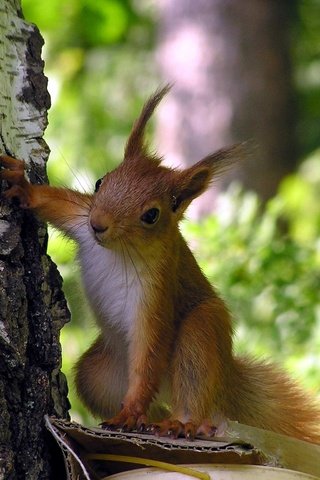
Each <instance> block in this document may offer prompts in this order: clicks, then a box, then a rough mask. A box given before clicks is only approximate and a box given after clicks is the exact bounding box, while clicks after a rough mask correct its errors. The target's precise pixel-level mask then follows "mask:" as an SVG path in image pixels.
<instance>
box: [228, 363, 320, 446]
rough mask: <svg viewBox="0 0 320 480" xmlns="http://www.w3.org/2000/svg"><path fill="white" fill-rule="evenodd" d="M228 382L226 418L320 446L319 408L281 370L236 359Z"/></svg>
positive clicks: (266, 364)
mask: <svg viewBox="0 0 320 480" xmlns="http://www.w3.org/2000/svg"><path fill="white" fill-rule="evenodd" d="M230 381H231V383H232V385H229V388H230V390H231V391H232V392H233V395H232V396H231V398H230V396H229V399H228V402H227V404H228V411H226V412H225V415H226V416H227V417H228V418H230V419H231V420H237V421H239V422H240V423H244V424H247V425H251V426H254V427H259V428H264V429H266V430H272V431H274V432H277V433H282V434H285V435H289V436H291V437H295V438H299V439H300V440H305V441H307V442H311V443H317V444H320V406H319V405H317V404H316V401H315V399H313V398H312V397H311V396H309V395H308V394H307V393H306V392H305V391H304V390H303V389H302V388H301V387H300V386H299V385H298V384H297V383H296V382H295V381H294V380H292V379H290V378H289V377H288V375H287V374H286V373H285V372H283V370H281V369H279V368H278V367H277V366H275V365H273V364H271V363H267V362H261V361H256V360H252V359H248V358H244V357H236V358H235V359H234V374H232V375H230Z"/></svg>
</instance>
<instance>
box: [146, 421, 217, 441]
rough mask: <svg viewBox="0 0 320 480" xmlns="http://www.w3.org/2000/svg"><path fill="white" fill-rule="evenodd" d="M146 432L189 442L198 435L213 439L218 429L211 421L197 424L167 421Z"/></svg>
mask: <svg viewBox="0 0 320 480" xmlns="http://www.w3.org/2000/svg"><path fill="white" fill-rule="evenodd" d="M146 431H147V432H150V433H153V434H154V435H157V436H159V437H166V436H169V437H170V438H173V439H175V438H178V437H185V438H186V439H187V440H194V439H195V437H196V436H197V435H203V436H205V437H207V438H210V437H213V436H214V435H215V434H216V431H217V428H216V427H215V426H214V425H212V424H211V422H210V421H209V420H204V421H203V422H202V423H201V424H196V423H194V422H193V421H189V422H186V423H182V422H180V421H179V420H177V419H167V420H163V421H162V422H159V423H153V424H151V425H148V426H147V428H146Z"/></svg>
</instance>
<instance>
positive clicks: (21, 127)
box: [0, 0, 69, 480]
mask: <svg viewBox="0 0 320 480" xmlns="http://www.w3.org/2000/svg"><path fill="white" fill-rule="evenodd" d="M42 45H43V40H42V38H41V36H40V34H39V31H38V29H37V28H36V27H35V26H33V25H30V24H28V23H26V22H25V21H24V20H23V18H22V14H21V5H20V0H2V2H1V6H0V68H1V70H0V85H1V96H0V151H1V152H2V153H4V152H5V153H7V154H9V155H12V156H14V157H17V158H21V159H23V160H24V161H25V162H26V165H27V171H28V175H29V177H30V179H31V181H32V182H37V183H41V182H43V181H46V174H45V162H46V160H47V157H48V153H49V149H48V147H47V145H46V143H45V142H44V140H43V138H42V136H43V132H44V129H45V127H46V125H47V109H48V108H49V106H50V97H49V94H48V92H47V88H46V87H47V80H46V78H45V76H44V75H43V61H42V60H41V48H42ZM5 187H6V186H5V185H4V183H3V182H2V185H1V189H2V191H3V189H4V188H5ZM46 244H47V232H46V228H45V226H44V225H43V224H42V223H40V222H39V221H37V220H36V219H35V218H34V217H33V216H32V215H31V214H29V213H24V212H22V211H21V210H19V209H17V208H14V207H12V206H11V205H9V204H8V203H7V202H5V201H3V200H1V205H0V411H1V415H0V478H6V479H15V480H16V479H37V480H38V479H48V478H62V479H63V474H62V473H61V471H60V473H59V474H58V473H57V471H59V469H60V468H61V464H60V463H59V461H57V459H56V458H55V456H56V455H58V453H57V451H55V447H54V446H53V444H52V443H51V438H50V436H49V434H47V433H46V431H45V427H44V415H45V414H49V415H56V416H58V417H64V418H66V417H67V416H68V407H69V406H68V400H67V385H66V380H65V377H64V375H63V374H62V373H61V372H60V366H61V349H60V343H59V331H60V329H61V327H62V326H63V325H64V323H65V322H67V321H68V320H69V312H68V309H67V305H66V302H65V299H64V296H63V293H62V291H61V277H60V275H59V273H58V271H57V269H56V267H55V265H54V264H53V263H52V262H51V260H50V258H49V257H48V256H47V255H46ZM59 460H60V457H59ZM59 465H60V466H59ZM57 469H58V470H57Z"/></svg>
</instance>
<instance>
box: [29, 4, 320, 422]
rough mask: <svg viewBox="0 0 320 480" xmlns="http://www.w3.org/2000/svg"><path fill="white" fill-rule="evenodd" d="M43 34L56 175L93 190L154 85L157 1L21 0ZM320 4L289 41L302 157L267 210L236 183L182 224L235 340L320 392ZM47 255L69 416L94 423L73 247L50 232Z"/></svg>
mask: <svg viewBox="0 0 320 480" xmlns="http://www.w3.org/2000/svg"><path fill="white" fill-rule="evenodd" d="M22 6H23V12H24V15H25V17H26V18H27V19H28V20H30V21H32V22H34V23H35V24H36V25H37V26H38V27H39V29H40V31H41V33H42V35H43V36H44V38H45V47H44V58H45V61H46V70H45V71H46V75H47V76H48V78H49V91H50V93H51V98H52V108H51V110H50V112H49V126H48V129H47V132H46V140H47V143H48V144H49V146H50V148H51V151H52V152H51V156H50V161H49V163H48V172H49V177H50V180H51V183H52V184H59V185H61V184H63V185H68V186H72V187H74V188H77V189H81V190H89V191H90V190H92V188H93V185H94V183H95V181H96V179H98V178H100V177H101V176H102V175H103V174H104V173H105V172H106V170H110V169H112V168H114V167H115V166H116V165H117V164H118V163H119V162H120V160H121V157H122V152H123V146H124V144H125V141H126V138H127V135H128V132H129V131H130V128H131V124H132V121H133V119H134V118H135V116H136V115H137V112H138V111H139V109H140V108H141V105H142V103H143V102H144V101H145V99H146V97H147V96H148V95H149V94H150V93H151V92H152V91H153V90H154V89H155V88H156V87H157V86H158V84H159V75H158V71H157V66H156V63H155V59H154V49H155V44H156V41H157V40H156V13H155V3H154V2H152V1H147V0H141V1H140V2H138V1H129V0H122V1H120V0H108V1H97V0H68V1H67V2H61V1H60V0H46V2H45V5H44V3H43V2H42V1H40V0H23V1H22ZM319 9H320V2H319V1H311V0H310V1H301V2H297V9H296V10H297V19H296V26H297V28H299V37H298V38H297V40H296V41H295V42H293V47H292V58H293V62H294V65H293V67H294V75H295V80H296V82H295V93H296V98H297V101H298V102H299V118H298V128H297V135H298V136H299V140H300V145H302V150H303V151H302V161H301V164H300V166H299V168H298V170H297V172H295V173H293V174H292V175H290V176H288V177H286V178H284V179H283V181H282V183H281V185H280V187H279V191H278V193H277V195H276V196H274V198H272V199H271V200H270V201H268V203H267V204H266V205H265V207H264V208H261V204H260V200H259V197H258V195H257V194H256V193H253V192H245V191H243V190H242V189H241V187H240V185H238V184H237V183H233V184H232V185H230V187H229V188H228V190H227V191H225V192H224V193H223V194H222V195H221V201H220V203H219V205H220V207H219V208H218V211H217V212H216V213H215V214H214V215H211V216H209V217H208V218H206V219H203V220H201V221H199V222H195V221H192V222H191V221H188V222H185V223H184V224H183V227H182V228H183V232H184V234H185V236H186V237H187V239H188V241H189V243H190V245H191V247H192V249H193V250H194V252H195V254H196V256H197V258H198V260H199V262H200V264H201V266H202V267H203V269H204V271H205V272H206V274H207V275H208V276H209V278H210V280H212V282H213V283H214V284H215V285H216V287H217V288H218V290H219V291H220V293H221V295H222V296H223V297H224V298H225V300H226V301H227V303H228V304H229V305H230V309H231V311H233V312H235V330H236V349H237V351H239V352H242V351H245V352H250V353H252V354H254V355H257V356H267V357H270V358H272V359H273V360H275V361H276V362H280V363H281V364H284V365H285V366H286V367H287V368H288V369H289V371H291V372H292V374H293V375H295V376H296V377H298V378H300V379H301V381H302V383H303V384H304V385H306V386H307V387H309V388H311V389H313V390H315V391H316V392H320V356H319V351H320V299H319V287H320V235H319V234H320V149H319V148H318V146H319V141H318V140H319V131H320V120H319V118H320V117H319V112H320V58H319V53H320V14H319ZM49 253H50V255H51V256H52V257H53V259H54V260H55V262H56V263H57V264H58V266H59V269H60V272H61V273H62V275H63V278H64V290H65V293H66V296H67V299H68V302H69V306H70V309H71V311H72V321H71V323H70V324H68V325H67V326H66V327H65V328H64V329H63V331H62V332H61V341H62V348H63V371H64V372H65V373H66V375H67V377H68V381H69V388H70V401H71V404H72V410H71V415H72V417H73V419H74V420H77V421H80V422H83V423H87V424H90V423H96V421H95V420H93V419H92V418H91V417H90V415H89V414H88V413H87V412H86V410H85V408H84V407H83V406H82V405H81V404H80V402H79V401H78V400H77V398H76V396H75V394H74V389H73V382H72V366H73V364H74V363H75V361H76V360H77V358H78V357H79V356H80V354H81V353H82V352H83V351H84V350H85V349H86V348H87V347H88V346H89V344H90V343H91V342H92V340H93V339H94V337H95V334H96V331H95V326H94V321H93V319H92V317H91V315H90V312H89V310H88V307H87V305H86V301H85V298H84V294H83V292H82V289H81V283H80V279H79V272H78V267H77V262H76V259H75V254H76V249H75V246H74V245H73V244H72V242H68V241H67V240H65V239H63V238H62V237H61V236H59V234H58V233H56V232H54V231H52V230H51V229H50V243H49Z"/></svg>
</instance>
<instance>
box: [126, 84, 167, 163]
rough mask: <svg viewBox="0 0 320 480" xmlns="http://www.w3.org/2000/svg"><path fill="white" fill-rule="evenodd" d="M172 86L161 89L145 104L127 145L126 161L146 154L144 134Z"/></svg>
mask: <svg viewBox="0 0 320 480" xmlns="http://www.w3.org/2000/svg"><path fill="white" fill-rule="evenodd" d="M170 89H171V85H170V84H167V85H165V86H164V87H163V88H159V89H158V90H157V91H156V92H155V93H154V94H153V95H152V96H151V97H150V98H149V100H147V102H146V103H145V104H144V106H143V108H142V111H141V114H140V116H139V118H138V119H137V120H136V121H135V123H134V125H133V128H132V131H131V134H130V136H129V139H128V141H127V145H126V148H125V153H124V159H125V160H126V159H131V158H134V157H136V156H139V155H140V154H141V153H146V152H145V144H144V132H145V127H146V125H147V123H148V121H149V119H150V117H151V115H152V114H153V112H154V110H155V109H156V108H157V106H158V105H159V103H160V102H161V100H162V98H163V97H164V96H165V95H166V94H167V93H168V92H169V90H170Z"/></svg>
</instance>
